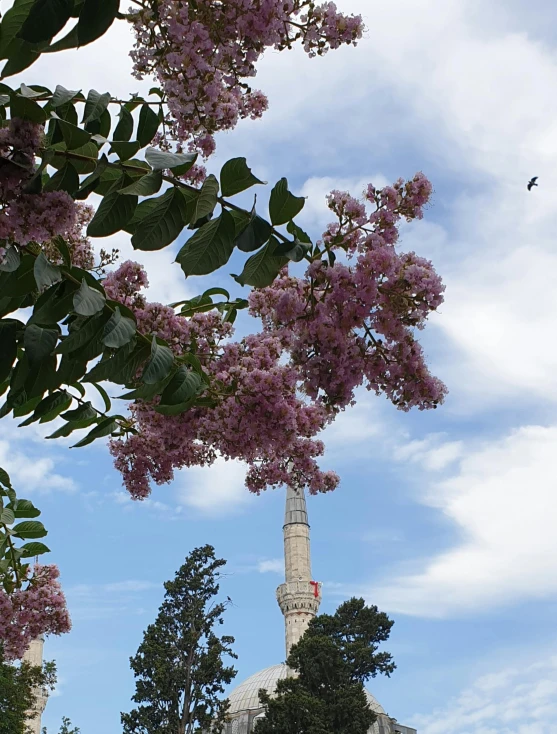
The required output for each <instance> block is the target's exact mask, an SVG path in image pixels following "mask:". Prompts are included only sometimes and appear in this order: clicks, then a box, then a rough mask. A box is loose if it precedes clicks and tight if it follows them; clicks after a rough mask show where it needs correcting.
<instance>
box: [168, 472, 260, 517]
mask: <svg viewBox="0 0 557 734" xmlns="http://www.w3.org/2000/svg"><path fill="white" fill-rule="evenodd" d="M245 475H246V467H245V464H243V463H242V462H240V461H226V460H225V459H223V458H219V459H217V460H216V461H215V463H214V464H213V465H212V466H210V467H193V468H190V469H182V470H180V471H178V472H176V487H177V496H178V501H179V502H180V504H181V505H185V506H188V507H194V508H195V509H197V510H199V511H200V512H202V513H204V514H208V515H226V514H227V513H229V512H232V511H237V510H238V509H240V508H241V507H242V506H244V505H246V504H248V503H249V502H250V500H252V499H253V496H252V495H250V493H249V492H248V490H247V489H246V487H245V484H244V480H245Z"/></svg>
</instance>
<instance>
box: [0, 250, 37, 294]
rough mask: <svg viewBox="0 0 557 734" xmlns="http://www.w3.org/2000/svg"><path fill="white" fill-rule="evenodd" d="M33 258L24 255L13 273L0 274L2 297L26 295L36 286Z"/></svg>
mask: <svg viewBox="0 0 557 734" xmlns="http://www.w3.org/2000/svg"><path fill="white" fill-rule="evenodd" d="M34 266H35V258H34V257H33V256H32V255H24V256H23V257H22V258H21V265H20V266H19V268H18V269H17V270H16V271H15V272H13V273H1V274H0V293H1V294H2V296H3V297H6V296H8V297H10V298H13V297H16V296H27V295H28V294H29V293H32V292H33V291H34V290H35V288H36V283H35V276H34V272H33V269H34Z"/></svg>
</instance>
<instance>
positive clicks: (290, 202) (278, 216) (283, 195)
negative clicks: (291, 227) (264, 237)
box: [269, 178, 306, 225]
mask: <svg viewBox="0 0 557 734" xmlns="http://www.w3.org/2000/svg"><path fill="white" fill-rule="evenodd" d="M305 202H306V200H305V198H304V197H303V196H294V195H293V194H291V193H290V191H289V190H288V181H287V180H286V179H285V178H281V180H280V181H279V182H278V183H277V185H276V186H275V187H274V189H273V190H272V191H271V199H270V201H269V214H270V216H271V222H272V223H273V224H274V225H278V224H286V222H289V221H290V220H291V219H294V217H295V216H296V215H297V214H299V213H300V212H301V211H302V209H303V208H304V204H305Z"/></svg>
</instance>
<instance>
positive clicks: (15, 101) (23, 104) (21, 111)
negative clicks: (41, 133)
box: [4, 71, 47, 124]
mask: <svg viewBox="0 0 557 734" xmlns="http://www.w3.org/2000/svg"><path fill="white" fill-rule="evenodd" d="M4 73H5V71H4ZM10 112H11V115H12V117H20V118H21V119H22V120H30V121H31V122H38V123H41V124H42V123H43V122H46V118H47V114H46V112H45V110H44V108H43V107H41V106H40V105H38V104H37V103H36V102H34V101H33V100H32V99H29V98H28V97H22V96H21V95H20V94H17V93H16V92H14V93H13V95H12V101H11V104H10Z"/></svg>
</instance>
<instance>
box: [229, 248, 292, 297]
mask: <svg viewBox="0 0 557 734" xmlns="http://www.w3.org/2000/svg"><path fill="white" fill-rule="evenodd" d="M278 247H279V242H278V240H277V239H276V238H275V237H271V239H270V240H269V242H268V243H267V244H266V245H265V247H263V248H262V249H261V250H259V252H257V253H256V254H255V255H252V256H251V257H250V258H249V259H248V260H246V264H245V265H244V269H243V271H242V273H241V275H239V276H234V278H235V280H236V281H237V282H238V283H240V285H251V286H254V287H255V288H264V287H266V286H268V285H271V283H272V282H273V281H274V279H275V278H276V277H277V275H278V273H279V271H280V270H281V269H282V268H283V267H284V266H285V265H286V263H287V262H288V258H287V257H284V256H277V255H275V254H274V253H275V250H276V249H277V248H278Z"/></svg>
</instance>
